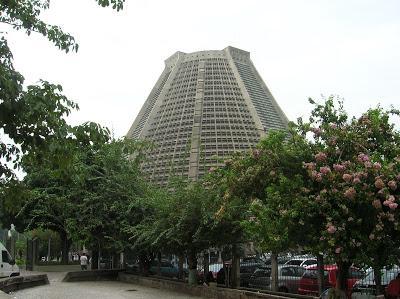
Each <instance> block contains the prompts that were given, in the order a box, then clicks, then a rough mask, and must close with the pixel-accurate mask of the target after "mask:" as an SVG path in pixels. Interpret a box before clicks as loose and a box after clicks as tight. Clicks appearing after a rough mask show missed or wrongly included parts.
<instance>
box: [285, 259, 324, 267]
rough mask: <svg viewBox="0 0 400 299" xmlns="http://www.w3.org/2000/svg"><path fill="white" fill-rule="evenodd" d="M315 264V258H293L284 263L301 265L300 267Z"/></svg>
mask: <svg viewBox="0 0 400 299" xmlns="http://www.w3.org/2000/svg"><path fill="white" fill-rule="evenodd" d="M316 264H317V260H316V259H314V258H293V259H291V260H289V261H287V262H286V263H285V265H292V266H302V267H307V266H311V265H316Z"/></svg>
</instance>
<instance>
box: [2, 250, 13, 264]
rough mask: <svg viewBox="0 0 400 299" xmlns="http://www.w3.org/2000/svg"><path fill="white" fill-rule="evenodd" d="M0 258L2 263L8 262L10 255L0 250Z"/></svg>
mask: <svg viewBox="0 0 400 299" xmlns="http://www.w3.org/2000/svg"><path fill="white" fill-rule="evenodd" d="M1 258H2V261H3V263H9V262H10V260H11V256H10V255H9V254H8V252H7V251H5V250H2V251H1Z"/></svg>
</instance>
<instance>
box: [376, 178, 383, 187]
mask: <svg viewBox="0 0 400 299" xmlns="http://www.w3.org/2000/svg"><path fill="white" fill-rule="evenodd" d="M375 187H376V188H378V189H382V188H383V187H385V183H384V182H383V181H382V179H380V178H378V179H377V180H376V181H375Z"/></svg>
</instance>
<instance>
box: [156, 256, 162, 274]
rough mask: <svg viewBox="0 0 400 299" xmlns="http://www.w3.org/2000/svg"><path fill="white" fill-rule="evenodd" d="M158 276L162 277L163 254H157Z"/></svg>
mask: <svg viewBox="0 0 400 299" xmlns="http://www.w3.org/2000/svg"><path fill="white" fill-rule="evenodd" d="M157 275H158V276H161V252H158V253H157Z"/></svg>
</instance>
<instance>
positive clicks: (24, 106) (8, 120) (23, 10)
mask: <svg viewBox="0 0 400 299" xmlns="http://www.w3.org/2000/svg"><path fill="white" fill-rule="evenodd" d="M97 2H98V4H99V5H101V6H103V7H105V6H110V5H111V6H112V8H113V9H116V10H120V9H122V8H123V3H124V0H97ZM49 7H50V1H49V0H22V1H20V0H0V22H1V23H4V24H8V25H10V26H11V27H12V28H13V29H15V30H24V31H25V32H26V34H27V35H30V34H31V33H32V32H37V33H39V34H41V35H43V36H45V37H46V38H47V39H48V40H49V41H51V42H52V43H53V44H54V45H55V46H56V47H58V48H59V49H61V50H63V51H65V52H69V51H70V50H73V51H77V50H78V44H77V43H76V42H75V39H74V38H73V36H71V35H70V34H68V33H65V32H63V31H62V29H61V28H60V27H58V26H54V25H49V24H46V23H45V22H43V21H42V20H41V19H40V14H41V13H42V12H43V11H44V10H46V9H48V8H49ZM23 83H24V78H23V76H22V75H21V74H20V73H18V72H17V71H16V70H15V68H14V66H13V56H12V53H11V51H10V49H9V47H8V45H7V40H6V38H5V37H4V36H0V87H1V88H0V134H1V140H0V160H1V162H0V183H5V182H7V181H8V180H10V179H13V178H15V174H14V172H13V169H16V168H18V167H19V166H20V158H21V157H22V155H23V154H24V153H27V152H30V151H33V150H40V149H41V148H42V147H45V146H46V145H47V144H49V140H48V139H49V138H51V137H57V136H58V135H59V134H63V133H64V130H65V125H66V124H65V120H64V117H65V116H67V115H68V114H69V113H70V111H71V110H72V109H76V108H78V107H77V105H76V104H74V103H73V102H72V101H69V100H68V99H67V98H66V97H65V96H63V95H62V94H61V92H62V87H61V86H60V85H56V84H51V83H49V82H47V81H40V83H39V84H38V85H32V86H28V87H27V88H26V89H25V88H24V87H23ZM59 130H61V132H59ZM3 160H5V161H6V163H4V162H3ZM12 164H14V165H12ZM10 165H11V166H12V167H10Z"/></svg>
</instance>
